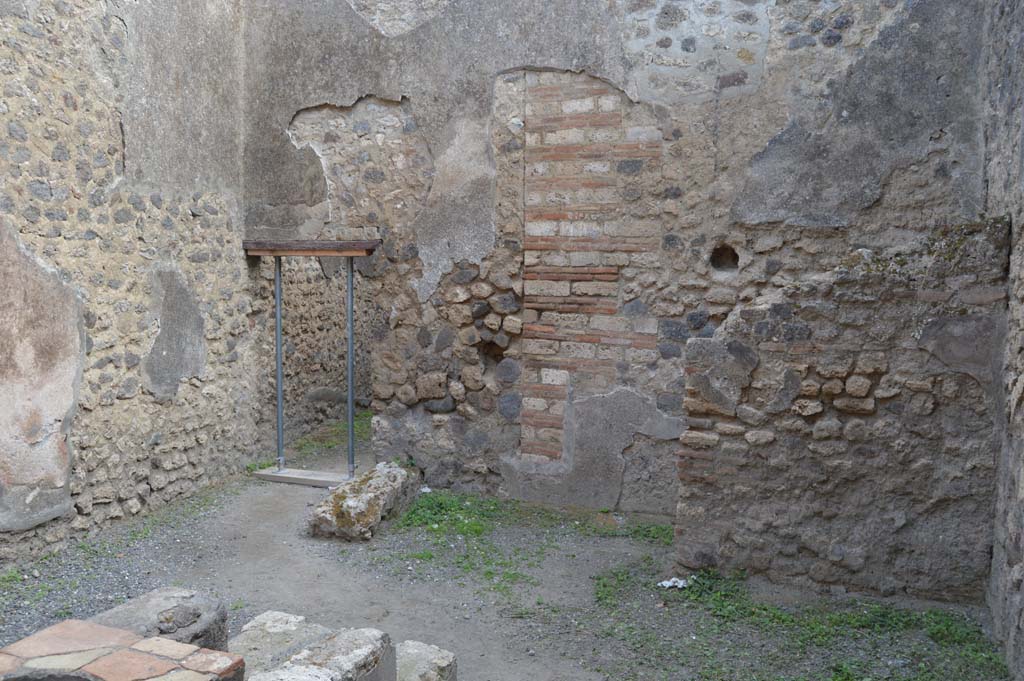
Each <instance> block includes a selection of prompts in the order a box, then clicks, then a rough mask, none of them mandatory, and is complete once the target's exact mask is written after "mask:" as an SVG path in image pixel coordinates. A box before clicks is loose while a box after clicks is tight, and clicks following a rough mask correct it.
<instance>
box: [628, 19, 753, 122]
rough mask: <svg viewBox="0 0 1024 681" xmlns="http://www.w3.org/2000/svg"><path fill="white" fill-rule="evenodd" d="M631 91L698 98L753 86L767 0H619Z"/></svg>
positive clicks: (664, 98)
mask: <svg viewBox="0 0 1024 681" xmlns="http://www.w3.org/2000/svg"><path fill="white" fill-rule="evenodd" d="M619 3H620V6H624V10H625V22H624V27H625V28H624V30H625V34H624V36H623V41H624V44H625V47H626V52H627V54H628V55H629V58H630V61H631V62H632V67H633V68H632V70H633V74H634V75H633V77H634V79H635V81H634V88H635V93H634V94H635V95H636V96H637V97H638V98H639V99H640V100H642V101H645V102H650V103H656V104H676V103H681V102H700V101H706V100H709V99H713V98H715V97H718V96H722V97H733V96H737V95H741V94H747V93H750V92H753V91H754V90H756V89H757V87H758V86H759V84H760V82H761V77H762V74H763V72H764V61H765V55H766V53H767V51H768V37H769V17H768V5H769V3H768V2H765V1H764V0H721V1H715V2H699V3H696V2H678V1H677V0H619Z"/></svg>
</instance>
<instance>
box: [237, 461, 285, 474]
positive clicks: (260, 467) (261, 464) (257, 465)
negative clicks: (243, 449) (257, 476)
mask: <svg viewBox="0 0 1024 681" xmlns="http://www.w3.org/2000/svg"><path fill="white" fill-rule="evenodd" d="M276 465H277V459H267V460H265V461H253V462H252V463H250V464H246V466H245V472H246V473H248V474H249V475H252V474H253V473H258V472H259V471H265V470H267V469H268V468H273V467H274V466H276Z"/></svg>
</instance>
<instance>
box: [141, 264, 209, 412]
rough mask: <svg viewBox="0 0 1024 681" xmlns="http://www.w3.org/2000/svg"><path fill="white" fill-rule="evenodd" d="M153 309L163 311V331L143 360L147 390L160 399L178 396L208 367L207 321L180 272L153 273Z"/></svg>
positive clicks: (160, 323)
mask: <svg viewBox="0 0 1024 681" xmlns="http://www.w3.org/2000/svg"><path fill="white" fill-rule="evenodd" d="M152 282H153V296H152V307H151V309H153V310H159V317H158V319H159V325H160V332H159V333H158V334H157V337H156V340H155V341H154V342H153V348H152V349H151V350H150V352H149V354H148V355H146V358H145V359H144V360H143V361H142V373H143V378H144V385H145V386H146V389H147V390H148V391H149V392H151V393H153V395H154V396H156V397H157V399H163V400H167V399H171V398H173V397H174V396H175V395H177V394H178V384H179V383H180V382H181V380H182V379H185V378H191V377H197V376H201V375H202V373H203V371H204V369H205V368H206V338H205V335H204V332H203V330H204V326H205V324H204V322H203V316H202V313H201V312H200V310H199V303H198V302H197V301H196V296H195V293H194V292H193V291H192V289H191V288H189V285H188V282H187V281H186V280H185V277H183V276H182V275H181V273H180V272H177V271H176V270H169V269H162V270H156V271H155V272H153V274H152Z"/></svg>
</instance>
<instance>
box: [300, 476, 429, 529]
mask: <svg viewBox="0 0 1024 681" xmlns="http://www.w3.org/2000/svg"><path fill="white" fill-rule="evenodd" d="M419 486H420V477H419V474H418V473H415V472H413V471H411V470H409V469H407V468H403V467H402V466H399V465H397V464H393V463H389V462H384V463H379V464H377V466H376V468H374V469H373V470H371V471H369V472H368V473H366V474H364V475H363V476H361V477H358V478H356V479H355V480H351V481H349V482H345V483H343V484H341V485H339V486H338V487H336V488H334V489H333V490H331V493H330V494H329V495H328V496H327V498H326V499H324V500H323V501H322V502H321V503H320V504H319V505H318V506H317V507H316V509H315V510H314V511H313V515H312V517H311V518H310V523H309V524H310V531H311V533H312V534H313V536H314V537H340V538H342V539H345V540H347V541H358V540H361V539H371V538H372V537H373V534H374V532H375V531H376V530H377V527H378V526H379V525H380V524H381V522H383V521H384V520H385V519H387V518H389V517H393V516H397V515H398V514H400V513H401V512H402V511H403V510H405V508H407V507H408V505H409V503H411V502H412V500H413V499H414V498H415V496H416V493H417V491H418V490H419Z"/></svg>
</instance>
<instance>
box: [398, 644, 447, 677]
mask: <svg viewBox="0 0 1024 681" xmlns="http://www.w3.org/2000/svg"><path fill="white" fill-rule="evenodd" d="M397 653H398V681H456V666H457V665H456V660H455V655H454V654H453V653H450V652H448V651H447V650H442V649H441V648H438V647H437V646H432V645H428V644H426V643H420V642H419V641H403V642H401V643H399V644H398V647H397Z"/></svg>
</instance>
